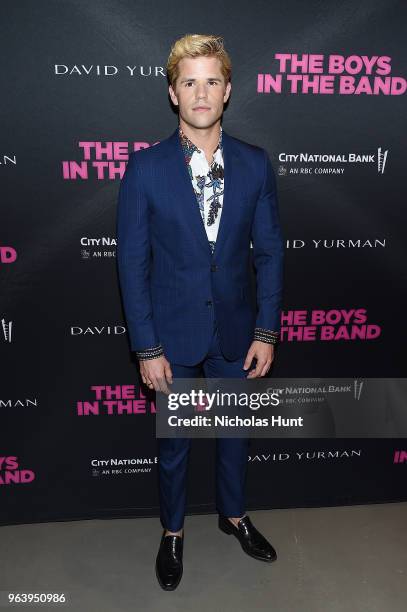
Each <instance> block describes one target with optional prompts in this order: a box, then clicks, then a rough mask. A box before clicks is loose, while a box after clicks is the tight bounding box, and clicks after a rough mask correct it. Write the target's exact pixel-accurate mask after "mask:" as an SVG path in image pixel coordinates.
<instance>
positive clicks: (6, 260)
mask: <svg viewBox="0 0 407 612" xmlns="http://www.w3.org/2000/svg"><path fill="white" fill-rule="evenodd" d="M16 259H17V251H16V250H15V249H13V247H10V246H3V247H2V246H0V264H1V263H3V264H11V263H13V262H14V261H15V260H16Z"/></svg>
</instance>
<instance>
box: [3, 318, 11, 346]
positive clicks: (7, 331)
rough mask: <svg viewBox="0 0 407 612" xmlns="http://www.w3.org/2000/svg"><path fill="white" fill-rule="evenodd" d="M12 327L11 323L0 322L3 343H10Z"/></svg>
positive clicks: (4, 320)
mask: <svg viewBox="0 0 407 612" xmlns="http://www.w3.org/2000/svg"><path fill="white" fill-rule="evenodd" d="M12 327H13V321H6V319H2V320H1V328H2V331H3V338H4V341H5V342H11V330H12Z"/></svg>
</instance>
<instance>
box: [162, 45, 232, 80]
mask: <svg viewBox="0 0 407 612" xmlns="http://www.w3.org/2000/svg"><path fill="white" fill-rule="evenodd" d="M199 56H205V57H209V56H213V57H217V58H218V59H219V60H220V62H221V72H222V74H223V77H224V79H225V83H228V82H229V81H230V79H231V76H232V62H231V59H230V57H229V55H228V53H227V51H226V50H225V48H224V46H223V38H222V37H221V36H214V35H212V34H185V36H183V37H182V38H179V39H178V40H176V41H175V43H174V44H173V46H172V47H171V52H170V55H169V57H168V61H167V77H168V80H169V82H170V84H171V86H172V87H173V89H175V83H176V80H177V78H178V75H179V70H178V64H179V62H180V60H181V59H182V58H183V57H199Z"/></svg>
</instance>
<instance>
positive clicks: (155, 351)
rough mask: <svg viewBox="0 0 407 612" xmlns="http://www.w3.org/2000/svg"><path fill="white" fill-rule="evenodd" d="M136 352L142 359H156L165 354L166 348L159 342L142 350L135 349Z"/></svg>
mask: <svg viewBox="0 0 407 612" xmlns="http://www.w3.org/2000/svg"><path fill="white" fill-rule="evenodd" d="M135 353H136V355H137V357H138V359H139V360H140V361H145V360H146V359H156V358H157V357H161V355H164V350H163V348H162V346H161V344H157V346H153V347H151V348H148V349H143V350H141V351H135Z"/></svg>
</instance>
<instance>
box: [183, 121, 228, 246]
mask: <svg viewBox="0 0 407 612" xmlns="http://www.w3.org/2000/svg"><path fill="white" fill-rule="evenodd" d="M179 136H180V140H181V147H182V150H183V152H184V157H185V162H186V164H187V168H188V172H189V176H190V179H191V181H192V186H193V188H194V192H195V195H196V199H197V202H198V206H199V211H200V213H201V217H202V221H203V224H204V227H205V231H206V235H207V236H208V241H209V246H210V248H211V251H212V253H213V252H214V250H215V243H216V237H217V235H218V229H219V221H220V217H221V214H222V204H223V184H224V174H223V150H222V126H221V128H220V134H219V140H218V144H217V145H216V148H215V150H214V152H213V157H212V160H211V163H210V164H209V163H208V160H207V159H206V156H205V153H204V151H202V150H201V149H198V147H197V146H196V145H194V143H193V142H191V141H190V140H189V138H188V137H187V136H186V135H185V134H184V132H183V131H182V128H181V126H179Z"/></svg>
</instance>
